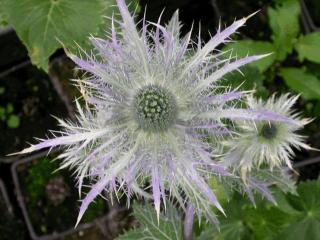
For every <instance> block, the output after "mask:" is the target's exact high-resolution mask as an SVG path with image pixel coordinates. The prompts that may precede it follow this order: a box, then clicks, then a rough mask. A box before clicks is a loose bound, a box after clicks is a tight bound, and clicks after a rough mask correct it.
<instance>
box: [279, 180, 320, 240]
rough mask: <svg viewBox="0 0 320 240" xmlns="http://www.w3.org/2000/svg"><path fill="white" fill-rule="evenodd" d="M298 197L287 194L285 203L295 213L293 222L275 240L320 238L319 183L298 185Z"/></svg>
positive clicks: (312, 239) (308, 182)
mask: <svg viewBox="0 0 320 240" xmlns="http://www.w3.org/2000/svg"><path fill="white" fill-rule="evenodd" d="M297 192H298V194H299V195H298V196H296V195H291V194H288V195H287V196H286V198H287V201H288V202H289V203H290V204H291V206H292V207H293V208H294V209H295V210H296V211H297V214H294V216H295V220H294V221H293V222H292V223H291V224H290V225H288V227H287V228H286V229H284V230H283V231H282V232H281V233H280V234H279V236H278V238H277V239H288V240H293V239H308V240H309V239H310V240H317V239H319V236H320V181H307V182H303V183H300V184H299V185H298V189H297Z"/></svg>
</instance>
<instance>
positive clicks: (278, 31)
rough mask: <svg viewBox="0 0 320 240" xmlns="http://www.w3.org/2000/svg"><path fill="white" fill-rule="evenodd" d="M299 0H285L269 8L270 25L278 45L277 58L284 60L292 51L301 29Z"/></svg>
mask: <svg viewBox="0 0 320 240" xmlns="http://www.w3.org/2000/svg"><path fill="white" fill-rule="evenodd" d="M299 15H300V4H299V1H298V0H283V1H281V3H280V4H278V5H277V7H276V8H271V7H269V8H268V16H269V25H270V28H271V30H272V32H273V35H272V39H273V41H274V44H275V46H276V49H277V51H276V55H277V59H278V60H280V61H282V60H284V59H285V58H286V56H287V54H289V53H291V52H292V49H293V46H294V43H295V41H296V37H297V36H298V34H299V31H300V24H299Z"/></svg>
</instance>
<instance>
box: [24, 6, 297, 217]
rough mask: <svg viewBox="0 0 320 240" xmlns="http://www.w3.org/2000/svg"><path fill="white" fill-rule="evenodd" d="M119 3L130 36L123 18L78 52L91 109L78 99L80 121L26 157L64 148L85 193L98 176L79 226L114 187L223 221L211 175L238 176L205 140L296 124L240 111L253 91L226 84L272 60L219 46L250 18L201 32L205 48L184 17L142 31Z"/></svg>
mask: <svg viewBox="0 0 320 240" xmlns="http://www.w3.org/2000/svg"><path fill="white" fill-rule="evenodd" d="M117 4H118V7H119V10H120V13H121V16H122V21H121V22H117V24H118V25H119V27H120V28H121V31H120V32H117V31H116V27H115V23H114V21H113V24H112V29H111V34H110V36H109V39H108V40H103V39H99V38H91V42H92V44H93V46H94V48H95V49H94V50H93V52H92V55H88V54H86V59H81V58H78V57H76V56H74V55H72V54H69V55H70V57H71V58H72V59H73V61H74V62H75V63H76V64H77V65H78V66H79V67H80V68H81V69H82V70H85V71H87V72H88V75H87V79H85V80H79V81H78V83H79V85H80V90H81V93H82V95H83V98H84V100H85V101H86V104H85V105H84V107H81V106H80V105H79V104H78V103H77V108H78V121H77V123H72V122H65V121H63V120H59V122H60V125H61V126H62V127H63V129H64V130H63V131H62V132H61V136H55V135H56V133H54V138H52V139H44V140H42V141H41V142H40V143H39V144H37V145H32V146H31V147H29V148H27V149H25V150H23V151H22V152H21V153H28V152H32V151H36V150H39V149H42V148H46V147H50V148H52V147H55V146H62V147H63V148H64V150H63V152H62V153H61V154H60V155H59V157H58V158H59V159H62V160H63V164H62V165H61V168H66V167H70V168H74V169H75V171H76V173H77V178H78V182H79V191H81V187H82V183H83V179H84V178H85V177H89V178H91V180H92V182H93V184H92V186H91V190H90V191H89V193H88V194H87V195H86V197H85V198H84V199H83V201H82V205H81V208H80V213H79V217H78V222H79V221H80V219H81V217H82V216H83V214H84V212H85V210H86V209H87V207H88V205H89V204H90V203H91V202H92V201H93V200H94V199H95V198H96V197H97V196H98V195H99V194H100V193H101V192H102V191H103V190H105V189H106V190H109V191H114V192H115V193H119V192H124V193H126V194H127V196H128V199H129V198H130V196H131V195H132V194H133V193H135V194H137V195H139V196H143V197H145V198H151V199H153V201H154V205H155V208H156V211H157V212H158V213H159V211H160V204H161V200H162V201H163V203H165V201H166V199H168V197H172V198H174V199H175V200H176V202H178V203H180V206H181V207H182V208H183V209H184V208H185V203H186V202H190V203H191V204H193V205H194V206H195V211H196V212H197V213H198V214H199V215H205V216H207V217H208V218H209V219H210V220H213V221H215V220H216V219H215V216H214V214H213V213H212V211H211V207H210V205H215V206H216V207H217V208H218V209H219V210H220V211H222V212H223V209H222V207H221V206H220V204H219V202H218V201H217V198H216V196H215V194H214V191H212V189H211V188H210V187H209V186H208V184H207V179H208V178H209V177H210V176H217V177H218V178H217V179H220V177H221V178H222V177H223V178H232V179H233V178H234V177H233V176H232V175H231V174H230V173H228V172H227V171H226V170H225V169H224V167H223V166H221V165H220V163H219V162H218V161H217V160H215V159H213V150H214V149H213V147H212V145H211V144H209V143H208V142H207V141H205V140H206V139H207V138H208V137H210V138H213V139H216V140H218V139H220V138H222V137H224V136H225V135H230V134H232V133H233V131H235V129H234V128H233V124H227V122H233V121H239V120H251V121H258V122H259V121H277V122H288V123H290V124H296V121H295V120H293V119H290V118H288V117H287V116H282V115H281V114H278V113H273V112H271V111H266V110H264V109H263V110H262V111H260V110H259V109H258V110H256V109H255V110H252V109H246V108H237V107H236V106H238V105H237V104H235V102H236V101H240V100H241V99H242V98H243V97H244V96H245V95H246V93H244V92H241V91H237V90H230V89H229V88H228V89H227V88H224V87H222V86H223V84H221V81H223V77H224V76H225V75H226V74H228V73H230V72H232V71H235V70H238V69H239V68H240V67H241V66H243V65H245V64H248V63H250V62H253V61H256V60H259V59H261V58H263V57H265V56H266V55H259V56H249V57H245V58H242V59H239V60H238V59H235V58H233V57H231V56H230V57H228V58H225V57H224V55H225V53H221V52H220V51H217V50H216V48H217V46H218V45H220V44H223V43H225V42H228V41H229V37H230V35H231V34H233V33H235V32H236V31H237V29H238V28H239V27H241V26H243V25H244V24H245V22H246V20H247V18H243V19H241V20H238V21H235V22H234V23H233V24H232V25H231V26H229V27H227V28H226V29H224V30H221V29H219V30H218V32H217V34H216V35H215V36H214V37H213V38H212V39H211V40H210V41H209V42H208V43H207V44H205V45H204V46H202V41H201V38H200V36H199V41H198V44H194V42H192V41H191V40H190V38H191V31H190V32H189V33H188V34H186V35H185V36H183V37H182V38H180V37H181V36H180V27H181V25H180V23H179V19H178V13H175V14H174V16H173V17H172V19H171V21H170V22H169V23H168V25H167V26H161V25H160V24H158V23H146V22H145V20H143V22H142V23H143V24H142V29H141V30H140V31H138V30H137V28H136V25H135V23H134V20H133V17H132V16H131V15H130V13H129V11H128V9H127V6H126V5H125V3H124V0H117ZM148 25H153V26H155V30H154V31H149V30H148ZM255 186H256V185H255ZM259 189H262V187H261V186H259ZM150 193H151V194H150Z"/></svg>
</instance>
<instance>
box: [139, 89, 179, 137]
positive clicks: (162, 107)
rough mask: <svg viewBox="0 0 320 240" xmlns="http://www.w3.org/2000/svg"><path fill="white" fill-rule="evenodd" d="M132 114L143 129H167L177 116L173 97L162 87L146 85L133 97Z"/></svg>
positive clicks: (153, 130)
mask: <svg viewBox="0 0 320 240" xmlns="http://www.w3.org/2000/svg"><path fill="white" fill-rule="evenodd" d="M134 115H135V118H136V121H137V123H138V124H139V126H140V127H141V128H142V129H143V130H145V131H149V132H157V131H164V130H167V129H168V128H169V127H170V126H172V124H173V123H174V122H175V120H176V117H177V104H176V100H175V97H174V96H173V95H172V94H171V93H170V92H169V91H168V90H166V89H164V88H163V87H160V86H156V85H149V86H146V87H144V88H142V89H140V91H139V92H138V93H137V95H136V96H135V98H134Z"/></svg>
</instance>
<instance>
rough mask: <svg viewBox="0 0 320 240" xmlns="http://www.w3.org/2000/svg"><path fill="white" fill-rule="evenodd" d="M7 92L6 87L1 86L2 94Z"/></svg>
mask: <svg viewBox="0 0 320 240" xmlns="http://www.w3.org/2000/svg"><path fill="white" fill-rule="evenodd" d="M5 92H6V89H5V88H4V87H0V95H2V94H4V93H5Z"/></svg>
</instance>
